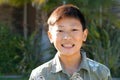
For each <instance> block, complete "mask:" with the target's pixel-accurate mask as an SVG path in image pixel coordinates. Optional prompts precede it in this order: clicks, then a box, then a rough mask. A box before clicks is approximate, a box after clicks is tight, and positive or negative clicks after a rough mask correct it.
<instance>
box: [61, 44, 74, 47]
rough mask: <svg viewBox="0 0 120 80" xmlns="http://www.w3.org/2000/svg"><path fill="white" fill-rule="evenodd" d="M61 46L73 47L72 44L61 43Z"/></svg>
mask: <svg viewBox="0 0 120 80" xmlns="http://www.w3.org/2000/svg"><path fill="white" fill-rule="evenodd" d="M62 46H63V47H73V46H74V44H62Z"/></svg>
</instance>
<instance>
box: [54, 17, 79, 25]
mask: <svg viewBox="0 0 120 80" xmlns="http://www.w3.org/2000/svg"><path fill="white" fill-rule="evenodd" d="M55 25H73V26H74V25H81V22H80V21H79V20H78V19H76V18H72V17H65V18H62V19H59V20H58V21H57V22H56V23H55Z"/></svg>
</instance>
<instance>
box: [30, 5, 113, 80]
mask: <svg viewBox="0 0 120 80" xmlns="http://www.w3.org/2000/svg"><path fill="white" fill-rule="evenodd" d="M48 25H49V31H48V37H49V39H50V42H51V43H53V44H54V46H55V48H56V49H57V53H56V55H55V57H54V58H53V59H52V60H51V61H49V62H47V63H45V64H43V65H41V66H39V67H37V68H36V69H34V70H33V71H32V73H31V76H30V78H29V80H111V75H110V71H109V69H108V68H107V67H106V66H104V65H102V64H100V63H97V62H95V61H93V60H91V59H89V58H87V57H86V54H85V52H84V51H81V50H80V49H81V46H82V43H83V42H84V41H86V38H87V34H88V30H87V28H86V25H85V19H84V16H83V15H82V13H81V12H80V11H79V9H78V8H77V7H76V6H74V5H70V4H68V5H63V6H60V7H58V8H57V9H55V10H54V11H53V12H52V14H51V15H50V17H49V19H48Z"/></svg>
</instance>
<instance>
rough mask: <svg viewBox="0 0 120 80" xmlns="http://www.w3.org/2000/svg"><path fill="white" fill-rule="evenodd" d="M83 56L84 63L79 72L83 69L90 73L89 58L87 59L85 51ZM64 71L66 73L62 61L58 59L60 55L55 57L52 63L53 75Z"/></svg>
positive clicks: (82, 62)
mask: <svg viewBox="0 0 120 80" xmlns="http://www.w3.org/2000/svg"><path fill="white" fill-rule="evenodd" d="M81 56H82V61H81V64H80V67H79V69H78V70H79V71H80V70H81V69H84V70H87V71H88V72H89V71H90V69H89V66H88V62H87V57H86V53H85V52H84V51H81ZM60 71H63V72H64V68H63V67H62V64H61V62H60V59H59V57H58V53H57V54H56V55H55V57H54V58H53V63H52V69H51V72H53V73H57V72H60Z"/></svg>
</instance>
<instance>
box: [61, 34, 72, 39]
mask: <svg viewBox="0 0 120 80" xmlns="http://www.w3.org/2000/svg"><path fill="white" fill-rule="evenodd" d="M63 39H65V40H70V39H71V36H70V34H68V33H65V34H64V36H63Z"/></svg>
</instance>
